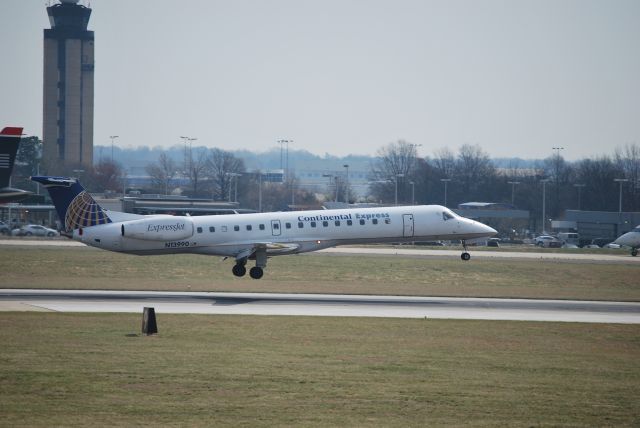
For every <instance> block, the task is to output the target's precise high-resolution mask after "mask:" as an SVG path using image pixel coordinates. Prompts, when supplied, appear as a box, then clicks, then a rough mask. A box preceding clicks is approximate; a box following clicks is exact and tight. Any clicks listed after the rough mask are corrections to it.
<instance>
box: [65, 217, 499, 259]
mask: <svg viewBox="0 0 640 428" xmlns="http://www.w3.org/2000/svg"><path fill="white" fill-rule="evenodd" d="M495 233H496V231H495V230H494V229H492V228H490V227H488V226H486V225H484V224H482V223H479V222H476V221H474V220H470V219H467V218H463V217H460V216H457V215H456V214H454V213H452V212H451V211H450V210H449V209H447V208H445V207H442V206H439V205H426V206H402V207H380V208H362V209H343V210H322V211H291V212H270V213H256V214H231V215H213V216H197V217H183V216H148V217H142V218H141V219H136V220H130V221H123V222H114V223H109V224H104V225H98V226H91V227H87V228H84V229H79V230H75V231H74V234H73V238H74V239H76V240H79V241H81V242H84V243H85V244H87V245H91V246H94V247H98V248H102V249H105V250H111V251H119V252H125V253H132V254H141V255H143V254H175V253H195V254H210V255H221V256H230V257H239V256H240V255H242V254H243V253H247V254H249V253H250V252H251V250H252V249H253V248H255V247H256V246H257V245H262V246H265V247H266V249H267V253H268V254H269V255H276V254H295V253H302V252H307V251H315V250H320V249H323V248H328V247H333V246H336V245H344V244H361V243H378V242H410V241H420V240H428V241H430V240H445V239H446V240H449V239H459V240H465V239H472V238H478V237H486V236H491V235H494V234H495Z"/></svg>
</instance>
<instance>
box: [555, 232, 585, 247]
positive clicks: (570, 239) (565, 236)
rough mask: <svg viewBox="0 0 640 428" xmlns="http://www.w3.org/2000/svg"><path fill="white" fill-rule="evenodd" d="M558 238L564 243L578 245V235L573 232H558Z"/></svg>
mask: <svg viewBox="0 0 640 428" xmlns="http://www.w3.org/2000/svg"><path fill="white" fill-rule="evenodd" d="M558 239H559V240H561V241H562V242H563V243H564V244H573V245H578V242H579V241H580V235H578V234H577V233H574V232H560V233H558Z"/></svg>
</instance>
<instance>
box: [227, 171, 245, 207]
mask: <svg viewBox="0 0 640 428" xmlns="http://www.w3.org/2000/svg"><path fill="white" fill-rule="evenodd" d="M226 175H227V176H229V177H231V178H230V179H229V202H231V180H233V179H235V198H234V202H238V177H240V176H241V175H242V174H238V173H237V172H227V173H226Z"/></svg>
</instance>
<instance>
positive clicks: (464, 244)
mask: <svg viewBox="0 0 640 428" xmlns="http://www.w3.org/2000/svg"><path fill="white" fill-rule="evenodd" d="M462 248H464V252H463V253H462V254H460V258H461V259H462V260H464V261H465V262H466V261H469V259H471V254H469V252H468V251H467V241H465V240H463V241H462Z"/></svg>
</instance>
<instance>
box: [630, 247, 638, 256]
mask: <svg viewBox="0 0 640 428" xmlns="http://www.w3.org/2000/svg"><path fill="white" fill-rule="evenodd" d="M631 255H632V256H633V257H635V256H637V255H638V249H637V248H634V249H632V250H631Z"/></svg>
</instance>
